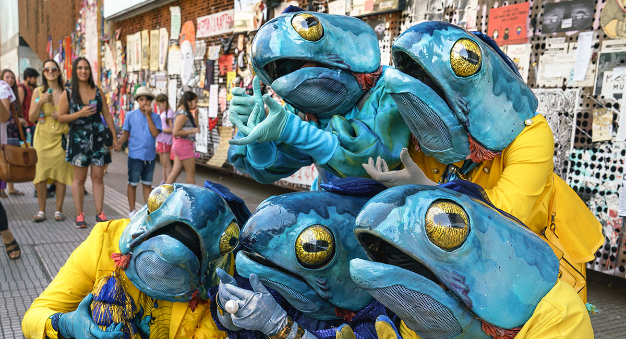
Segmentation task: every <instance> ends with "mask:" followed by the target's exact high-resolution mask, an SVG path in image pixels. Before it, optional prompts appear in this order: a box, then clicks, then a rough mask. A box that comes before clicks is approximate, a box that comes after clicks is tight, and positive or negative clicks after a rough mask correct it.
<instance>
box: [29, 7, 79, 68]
mask: <svg viewBox="0 0 626 339" xmlns="http://www.w3.org/2000/svg"><path fill="white" fill-rule="evenodd" d="M82 2H83V0H70V1H68V0H47V1H42V0H19V5H18V6H19V20H20V34H21V35H22V37H23V38H24V40H26V42H27V43H28V45H29V46H30V48H31V49H32V50H33V51H35V53H37V56H39V58H40V59H41V60H46V59H48V55H47V53H46V46H47V44H48V35H51V36H52V48H53V49H56V48H58V47H59V40H61V39H63V38H65V37H66V36H69V35H70V34H71V33H72V32H74V30H75V29H76V20H77V19H78V17H79V12H80V7H81V4H82Z"/></svg>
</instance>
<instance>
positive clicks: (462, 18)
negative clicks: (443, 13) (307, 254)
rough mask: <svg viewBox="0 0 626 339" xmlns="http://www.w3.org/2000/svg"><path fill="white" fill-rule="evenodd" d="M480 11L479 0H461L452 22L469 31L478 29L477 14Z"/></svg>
mask: <svg viewBox="0 0 626 339" xmlns="http://www.w3.org/2000/svg"><path fill="white" fill-rule="evenodd" d="M477 13H478V0H464V1H463V0H461V1H459V3H458V9H457V10H456V11H455V12H454V15H453V17H452V23H455V24H456V25H458V26H461V27H463V28H465V29H467V30H469V31H471V30H476V15H477Z"/></svg>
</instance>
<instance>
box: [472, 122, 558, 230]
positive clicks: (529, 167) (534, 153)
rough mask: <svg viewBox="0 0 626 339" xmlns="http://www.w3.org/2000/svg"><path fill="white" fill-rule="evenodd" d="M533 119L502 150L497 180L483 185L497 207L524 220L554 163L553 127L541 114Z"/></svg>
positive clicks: (530, 216) (526, 220) (542, 190)
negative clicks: (492, 183) (499, 172)
mask: <svg viewBox="0 0 626 339" xmlns="http://www.w3.org/2000/svg"><path fill="white" fill-rule="evenodd" d="M532 120H533V123H532V125H530V126H527V127H526V128H525V129H524V130H523V131H522V133H520V134H519V135H518V136H517V138H515V140H513V142H512V143H511V144H510V145H509V146H508V147H507V148H506V149H505V150H504V151H503V153H502V162H503V165H504V166H503V167H504V170H503V171H502V174H501V176H500V178H499V179H498V180H497V183H495V185H494V186H492V187H491V188H489V189H485V191H486V193H487V195H488V196H489V199H490V200H491V202H492V203H493V204H494V205H495V206H496V207H498V208H499V209H502V210H504V211H506V212H508V213H510V214H512V215H514V216H515V217H517V218H518V219H520V220H521V221H522V222H523V223H525V224H528V221H529V220H530V219H531V218H532V215H531V210H532V209H533V206H534V205H535V203H536V202H537V199H538V198H539V197H540V195H541V194H542V193H543V192H544V190H545V188H546V181H547V179H548V177H549V176H551V175H552V171H553V167H554V165H553V156H554V137H553V135H552V130H551V129H550V126H549V125H548V122H547V121H546V119H545V118H544V117H543V116H541V115H537V116H535V117H534V118H533V119H532ZM489 186H490V185H483V187H489ZM533 231H535V232H536V231H537V230H533Z"/></svg>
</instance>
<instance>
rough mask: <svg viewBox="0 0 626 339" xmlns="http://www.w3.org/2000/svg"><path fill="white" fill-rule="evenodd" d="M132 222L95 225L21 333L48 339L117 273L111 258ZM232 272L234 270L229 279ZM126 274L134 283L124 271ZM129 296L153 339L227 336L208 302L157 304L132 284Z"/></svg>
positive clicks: (32, 309) (35, 306)
mask: <svg viewBox="0 0 626 339" xmlns="http://www.w3.org/2000/svg"><path fill="white" fill-rule="evenodd" d="M129 222H130V221H129V220H128V219H120V220H114V221H109V222H105V223H98V224H96V226H95V227H94V229H93V230H92V231H91V234H90V235H89V237H88V238H87V239H86V240H85V241H84V242H83V243H82V244H81V245H80V246H79V247H78V248H76V250H74V252H73V253H72V255H71V256H70V258H69V259H68V260H67V262H66V263H65V265H64V266H63V267H62V268H61V269H60V270H59V273H58V274H57V276H56V277H55V278H54V280H53V281H52V282H51V283H50V285H48V287H47V288H46V290H45V291H43V293H41V295H40V296H39V297H38V298H37V299H35V301H33V304H32V305H31V307H30V309H28V311H26V314H24V320H23V321H22V331H23V333H24V336H25V337H26V338H29V339H30V338H37V339H42V338H45V336H44V332H45V325H46V322H47V321H48V318H49V317H50V316H52V315H53V314H55V313H59V312H62V313H67V312H71V311H74V310H75V309H76V308H77V307H78V304H79V303H80V302H81V301H82V300H83V298H85V296H87V295H88V294H89V293H90V292H91V291H92V289H93V287H94V283H95V282H96V281H97V280H98V279H99V278H101V277H104V276H108V275H110V274H111V273H112V272H113V271H114V270H115V266H114V262H113V260H112V259H111V254H112V253H118V252H120V249H119V240H120V237H121V235H122V232H123V231H124V228H125V227H126V225H128V223H129ZM231 262H234V261H231ZM233 269H234V267H233V266H231V268H230V273H231V274H232V273H233V272H232V271H233ZM122 274H123V278H124V279H125V280H126V281H128V282H130V281H129V280H128V278H126V274H124V273H123V271H122ZM126 292H127V293H128V294H129V295H130V296H131V297H132V298H133V300H134V301H135V303H136V304H137V305H138V308H140V307H141V308H142V309H143V312H144V314H143V318H142V320H144V319H146V317H151V318H147V319H146V320H148V321H149V328H150V337H151V338H159V339H162V338H163V339H166V338H169V339H182V338H194V339H225V338H226V333H225V332H222V331H220V330H218V329H217V327H216V325H215V323H214V322H213V319H212V317H211V314H210V310H209V307H208V303H206V304H202V303H201V304H199V305H198V307H197V308H196V309H195V311H194V312H192V311H191V308H190V307H189V304H188V303H178V302H176V303H173V302H169V301H163V300H156V302H155V301H154V299H152V298H150V297H148V296H146V295H145V294H143V293H142V292H140V291H139V290H138V289H137V288H136V287H135V286H133V285H132V284H131V283H128V284H127V289H126ZM139 306H140V307H139Z"/></svg>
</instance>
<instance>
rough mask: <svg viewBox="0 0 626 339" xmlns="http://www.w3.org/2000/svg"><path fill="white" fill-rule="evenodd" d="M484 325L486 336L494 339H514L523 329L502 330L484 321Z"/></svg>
mask: <svg viewBox="0 0 626 339" xmlns="http://www.w3.org/2000/svg"><path fill="white" fill-rule="evenodd" d="M480 321H481V322H482V323H483V325H482V329H483V332H485V334H487V335H489V336H492V337H493V339H513V338H515V336H516V335H517V334H518V333H519V331H520V330H521V329H522V328H521V327H516V328H512V329H510V330H507V329H505V328H500V327H498V326H496V325H492V324H490V323H488V322H486V321H484V320H480Z"/></svg>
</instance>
